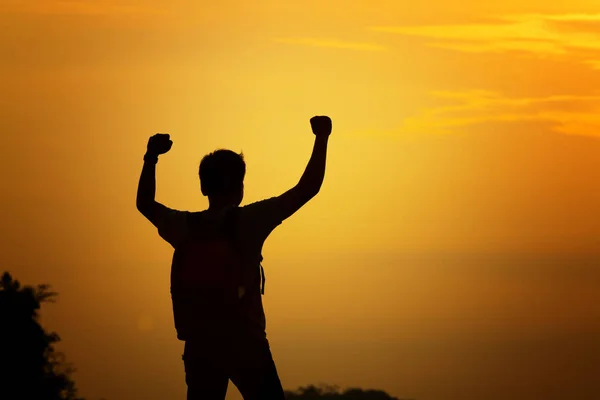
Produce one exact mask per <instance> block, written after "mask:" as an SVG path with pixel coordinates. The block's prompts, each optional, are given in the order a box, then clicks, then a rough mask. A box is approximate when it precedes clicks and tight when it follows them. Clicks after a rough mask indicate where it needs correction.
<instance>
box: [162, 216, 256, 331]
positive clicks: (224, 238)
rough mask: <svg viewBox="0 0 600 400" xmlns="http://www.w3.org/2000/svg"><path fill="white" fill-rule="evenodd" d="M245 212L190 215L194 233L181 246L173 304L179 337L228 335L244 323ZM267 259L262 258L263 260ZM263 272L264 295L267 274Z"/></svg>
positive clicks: (174, 272) (176, 260) (177, 250)
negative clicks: (241, 225)
mask: <svg viewBox="0 0 600 400" xmlns="http://www.w3.org/2000/svg"><path fill="white" fill-rule="evenodd" d="M239 214H240V208H239V207H233V208H231V209H229V210H228V211H226V213H225V215H224V216H223V217H222V218H219V219H217V220H212V219H209V218H207V217H206V213H204V212H200V213H190V214H188V216H187V218H188V221H187V223H188V224H187V225H188V234H187V236H186V237H185V238H184V239H183V240H182V242H181V243H180V244H179V245H178V246H177V247H176V248H175V253H174V255H173V263H172V266H171V300H172V305H173V318H174V322H175V329H176V331H177V338H178V339H179V340H183V341H185V340H188V339H189V338H190V337H193V336H197V335H198V334H202V333H209V332H210V333H212V334H226V333H228V332H230V331H232V330H236V326H237V325H236V324H239V323H240V316H241V315H240V313H241V312H242V302H243V300H244V294H245V291H246V286H247V284H246V280H245V273H246V268H247V267H248V266H247V265H245V257H244V251H243V244H242V243H241V241H240V240H239V239H240V238H239ZM261 259H262V257H261ZM260 268H261V280H262V289H261V294H262V293H264V271H263V270H262V265H261V266H260Z"/></svg>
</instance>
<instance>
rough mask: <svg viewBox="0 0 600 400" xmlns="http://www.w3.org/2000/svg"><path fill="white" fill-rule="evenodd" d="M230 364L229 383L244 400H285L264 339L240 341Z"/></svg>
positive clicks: (267, 344)
mask: <svg viewBox="0 0 600 400" xmlns="http://www.w3.org/2000/svg"><path fill="white" fill-rule="evenodd" d="M232 364H233V365H232V366H233V369H232V375H231V381H232V382H233V383H234V385H235V386H236V387H237V388H238V390H239V391H240V393H241V395H242V397H243V398H244V400H285V395H284V391H283V387H282V386H281V381H280V380H279V375H278V374H277V368H276V367H275V362H274V361H273V356H272V355H271V349H270V347H269V342H268V341H267V340H266V339H263V340H243V341H241V342H240V346H239V347H238V346H236V352H235V357H234V361H233V363H232Z"/></svg>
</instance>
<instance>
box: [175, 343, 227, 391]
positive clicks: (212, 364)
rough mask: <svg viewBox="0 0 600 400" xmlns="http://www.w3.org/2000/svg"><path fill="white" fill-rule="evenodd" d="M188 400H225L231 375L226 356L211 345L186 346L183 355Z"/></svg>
mask: <svg viewBox="0 0 600 400" xmlns="http://www.w3.org/2000/svg"><path fill="white" fill-rule="evenodd" d="M182 358H183V364H184V367H185V383H186V384H187V400H225V395H226V394H227V385H228V384H229V375H228V373H227V370H226V369H225V359H224V355H222V354H221V355H220V354H219V351H218V349H215V348H214V347H213V348H211V346H210V344H200V345H199V344H194V345H191V346H190V345H189V344H188V343H186V344H185V350H184V353H183V357H182Z"/></svg>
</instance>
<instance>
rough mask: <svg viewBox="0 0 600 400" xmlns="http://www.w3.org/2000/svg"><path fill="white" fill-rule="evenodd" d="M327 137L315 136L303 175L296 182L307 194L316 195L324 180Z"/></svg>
mask: <svg viewBox="0 0 600 400" xmlns="http://www.w3.org/2000/svg"><path fill="white" fill-rule="evenodd" d="M328 141H329V136H316V137H315V144H314V146H313V151H312V154H311V156H310V160H309V161H308V165H307V166H306V169H305V170H304V174H302V177H301V178H300V181H299V182H298V186H299V187H302V188H303V189H304V190H306V191H307V192H308V193H310V194H312V195H316V194H317V193H318V192H319V190H320V189H321V185H322V184H323V179H324V178H325V165H326V160H327V143H328Z"/></svg>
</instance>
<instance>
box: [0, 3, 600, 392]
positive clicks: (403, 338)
mask: <svg viewBox="0 0 600 400" xmlns="http://www.w3.org/2000/svg"><path fill="white" fill-rule="evenodd" d="M492 4H493V5H492ZM0 26H1V29H2V30H1V32H2V35H0V54H2V58H1V62H0V93H2V96H0V120H1V121H2V122H3V130H4V133H3V135H2V141H1V142H2V147H1V148H2V157H1V158H0V174H1V179H2V185H3V190H2V196H0V206H1V207H2V209H3V210H4V217H3V220H2V221H3V222H2V226H3V227H4V229H3V230H2V232H0V243H1V246H2V248H1V251H0V261H1V262H2V267H3V269H7V270H9V271H11V272H13V274H14V275H15V277H16V278H17V279H20V280H22V281H23V282H24V283H28V284H36V283H50V284H52V285H53V287H54V288H55V289H56V290H57V291H58V292H59V293H60V299H59V302H58V303H57V304H56V305H49V306H47V309H46V310H45V311H44V316H45V319H44V320H45V321H46V323H47V324H48V326H49V327H50V328H52V329H56V330H57V331H58V332H59V333H60V335H61V337H62V339H63V345H62V349H63V350H64V351H65V352H66V353H67V356H68V358H69V360H71V361H72V362H73V363H74V364H75V365H76V367H77V368H78V373H77V374H76V376H75V377H76V380H77V382H78V385H79V387H80V389H81V394H82V395H84V396H86V397H89V398H90V399H98V398H100V397H105V398H106V399H107V400H126V399H137V398H139V399H142V398H143V399H164V398H173V399H175V398H184V397H183V396H184V393H185V384H184V381H183V365H182V362H181V351H182V344H181V342H178V341H177V340H176V338H175V333H174V329H173V326H172V316H171V309H170V299H169V291H168V273H169V263H170V257H171V249H170V248H169V246H168V245H167V244H166V243H164V242H162V241H161V239H160V238H159V237H158V235H157V234H156V232H155V231H154V230H153V229H152V227H151V225H150V224H149V223H148V222H147V221H146V220H144V218H143V217H142V216H141V215H140V214H139V213H138V212H137V211H136V209H135V206H134V197H135V191H136V185H137V179H138V177H139V172H140V169H141V166H142V156H143V153H144V150H145V145H146V141H147V138H148V137H149V136H150V135H152V134H153V133H155V132H169V133H170V134H171V136H172V139H173V141H174V145H173V149H172V151H171V152H170V153H169V154H167V155H166V156H164V157H162V158H161V162H160V164H159V168H158V176H157V181H158V189H157V198H158V200H159V201H161V202H163V203H165V204H167V205H169V206H171V207H174V208H179V209H202V208H204V207H205V206H206V205H207V202H206V200H205V199H204V198H203V197H202V196H201V194H200V191H199V184H198V178H197V165H198V162H199V161H200V159H201V157H202V156H203V155H204V154H205V153H206V152H209V151H211V150H213V149H215V148H216V147H226V148H232V149H234V150H238V151H239V150H243V151H244V153H245V155H246V160H247V164H248V174H247V180H246V198H245V203H248V202H251V201H255V200H259V199H262V198H265V197H270V196H273V195H277V194H280V193H282V192H283V191H285V190H287V189H288V188H289V187H291V186H292V185H294V184H295V183H296V182H297V180H298V178H299V177H300V175H301V173H302V171H303V169H304V167H305V165H306V162H307V160H308V157H309V155H310V150H311V146H312V144H311V140H312V134H311V133H310V127H309V123H308V119H309V118H310V117H311V116H313V115H315V114H327V115H330V116H331V117H332V119H333V120H334V133H333V136H332V139H331V140H330V153H329V160H328V171H327V176H326V179H325V183H324V186H323V189H322V191H321V193H320V194H319V196H318V197H317V198H315V200H314V201H313V202H311V203H310V204H309V205H307V206H306V207H305V208H304V209H303V210H301V211H300V212H298V214H297V215H295V216H294V217H292V218H291V219H290V220H288V221H286V222H285V223H284V224H283V225H282V226H280V227H279V228H277V230H276V231H275V232H274V233H273V235H272V236H271V238H270V239H269V240H268V242H267V244H266V246H265V249H264V256H265V263H264V266H265V268H266V272H267V275H268V285H267V290H266V296H265V298H264V300H265V307H266V311H267V321H268V333H269V337H270V340H271V343H272V348H273V352H274V356H275V359H276V362H277V363H278V367H279V370H280V375H281V379H282V382H283V384H284V386H285V387H286V388H290V389H291V388H295V387H298V386H299V385H305V384H310V383H319V382H326V383H331V384H338V385H340V386H342V387H346V386H358V387H364V388H368V387H375V388H379V389H383V390H386V391H388V392H389V393H391V394H393V395H395V396H399V397H400V396H405V397H412V398H416V399H419V400H428V399H431V400H454V399H461V400H481V399H486V400H500V399H502V400H505V399H511V400H530V399H542V398H543V399H545V400H550V399H558V398H561V399H564V398H571V399H578V400H587V399H590V400H591V399H597V398H599V397H600V383H598V382H597V379H596V378H597V376H600V350H599V349H600V340H599V339H598V338H599V337H600V335H599V334H600V272H599V271H598V265H600V264H599V262H600V251H599V247H598V244H599V238H600V218H598V217H597V213H598V210H599V209H600V185H599V180H598V176H599V173H600V140H599V137H600V134H599V133H598V132H600V130H599V128H600V113H599V112H598V111H600V90H598V89H597V88H598V87H600V5H598V2H597V1H592V0H571V1H568V2H567V1H554V2H552V1H541V0H540V1H526V2H523V1H517V0H509V1H503V2H493V3H492V2H482V1H479V0H478V1H474V0H466V1H462V2H460V3H457V2H455V1H452V2H450V1H447V0H422V1H419V2H414V3H410V4H409V3H401V2H397V1H392V0H370V1H366V0H355V1H353V2H346V1H341V0H337V1H326V0H320V1H317V0H304V1H275V0H262V1H260V2H250V1H240V0H236V1H234V0H228V1H223V2H210V3H208V4H207V3H205V2H203V1H197V2H184V1H181V0H171V1H165V0H151V1H140V0H108V1H100V0H87V1H75V0H70V1H69V0H64V1H59V0H29V1H27V2H23V1H17V0H8V1H3V2H2V3H1V4H0ZM230 388H231V389H230V394H229V399H239V395H238V394H237V392H236V391H235V390H234V389H233V388H232V387H231V386H230Z"/></svg>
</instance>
